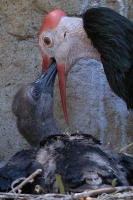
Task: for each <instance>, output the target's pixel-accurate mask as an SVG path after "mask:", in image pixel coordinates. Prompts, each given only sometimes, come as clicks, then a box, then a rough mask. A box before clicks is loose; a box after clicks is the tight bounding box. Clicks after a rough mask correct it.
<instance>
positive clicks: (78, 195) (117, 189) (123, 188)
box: [73, 186, 133, 199]
mask: <svg viewBox="0 0 133 200" xmlns="http://www.w3.org/2000/svg"><path fill="white" fill-rule="evenodd" d="M130 190H133V186H121V187H110V188H102V189H97V190H90V191H85V192H82V193H75V194H74V195H73V199H78V198H81V197H90V196H96V195H100V194H102V193H113V192H123V191H130Z"/></svg>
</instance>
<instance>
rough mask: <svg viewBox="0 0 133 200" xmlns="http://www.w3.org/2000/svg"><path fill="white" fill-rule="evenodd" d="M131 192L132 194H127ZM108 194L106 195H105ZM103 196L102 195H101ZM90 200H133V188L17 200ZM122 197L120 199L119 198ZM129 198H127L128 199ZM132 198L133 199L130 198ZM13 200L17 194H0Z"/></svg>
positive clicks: (32, 196) (29, 197)
mask: <svg viewBox="0 0 133 200" xmlns="http://www.w3.org/2000/svg"><path fill="white" fill-rule="evenodd" d="M123 191H126V192H125V193H123V194H121V193H117V194H110V195H109V194H107V193H113V192H123ZM127 191H130V192H127ZM105 193H106V194H105ZM101 194H102V195H101ZM97 195H101V196H99V197H98V198H91V197H93V196H97ZM85 197H86V199H89V200H91V199H92V200H93V199H101V200H103V199H106V200H109V199H110V200H111V199H112V200H115V199H122V198H123V199H127V198H128V197H129V199H133V198H132V197H133V186H122V187H115V188H112V187H111V188H102V189H98V190H90V191H84V192H82V193H75V194H72V195H63V194H44V195H31V194H19V196H17V199H20V200H21V199H24V198H25V199H29V200H72V199H73V200H77V199H80V198H85ZM119 197H120V198H119ZM126 197H127V198H126ZM130 197H131V198H130ZM3 198H4V199H11V198H12V199H13V198H16V194H13V193H0V199H3Z"/></svg>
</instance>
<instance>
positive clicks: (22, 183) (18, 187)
mask: <svg viewBox="0 0 133 200" xmlns="http://www.w3.org/2000/svg"><path fill="white" fill-rule="evenodd" d="M41 172H42V169H37V170H36V171H35V172H34V173H33V174H31V175H30V176H28V177H27V178H26V179H25V180H24V181H22V182H21V183H20V184H19V185H18V186H16V187H15V188H13V189H12V190H11V191H10V192H16V191H17V190H18V189H21V188H22V187H23V186H24V185H26V183H28V182H29V181H30V180H31V179H34V177H35V176H37V175H38V174H40V173H41ZM10 192H9V193H10Z"/></svg>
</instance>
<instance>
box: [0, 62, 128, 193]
mask: <svg viewBox="0 0 133 200" xmlns="http://www.w3.org/2000/svg"><path fill="white" fill-rule="evenodd" d="M55 75H56V65H55V63H53V64H52V65H51V66H50V67H49V68H48V70H47V71H46V72H45V73H44V74H42V75H41V76H40V77H39V78H37V79H36V81H35V82H34V83H31V84H28V85H26V86H24V87H23V88H22V89H20V90H19V91H18V93H17V94H16V96H15V98H14V101H13V112H14V114H15V115H16V117H17V124H18V128H19V131H20V133H21V134H22V135H23V136H24V137H25V139H26V140H27V141H28V142H29V143H30V144H33V145H37V143H38V144H39V143H40V147H34V148H33V149H31V150H23V151H21V152H18V153H17V154H16V155H14V156H13V157H12V158H11V159H10V160H9V161H8V163H7V164H6V165H5V167H3V168H2V169H0V183H1V184H0V191H7V190H10V186H11V183H12V182H13V181H14V180H16V179H17V178H20V177H27V176H28V175H29V174H30V173H32V172H33V171H35V170H36V169H38V168H41V169H42V170H43V171H42V173H41V174H40V175H39V176H38V177H36V178H35V180H34V182H33V183H29V184H28V185H27V186H25V187H24V188H23V192H26V193H27V192H29V193H34V187H35V185H36V184H38V185H40V186H41V187H42V188H43V189H44V191H45V192H57V191H58V187H57V183H56V180H55V174H56V173H57V174H60V175H61V177H62V180H63V182H64V185H65V187H66V189H70V188H73V189H75V190H76V189H83V190H84V189H95V188H103V187H108V186H110V185H111V183H112V180H113V179H115V178H116V179H117V182H116V185H128V184H129V182H128V180H127V175H128V171H127V169H126V168H125V167H124V165H123V164H122V161H121V157H120V156H119V155H118V154H117V153H116V152H115V151H114V150H110V149H108V148H106V147H103V146H102V145H101V144H100V143H99V141H97V140H96V139H94V138H93V137H92V136H90V135H86V134H83V133H78V132H76V133H72V134H71V135H68V134H63V133H61V132H60V131H59V130H58V128H57V127H56V124H55V122H54V118H53V86H54V79H55ZM38 146H39V145H38Z"/></svg>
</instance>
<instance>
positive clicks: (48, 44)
mask: <svg viewBox="0 0 133 200" xmlns="http://www.w3.org/2000/svg"><path fill="white" fill-rule="evenodd" d="M43 42H44V45H45V46H46V47H51V46H52V45H53V41H52V39H51V38H50V37H44V38H43Z"/></svg>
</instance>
